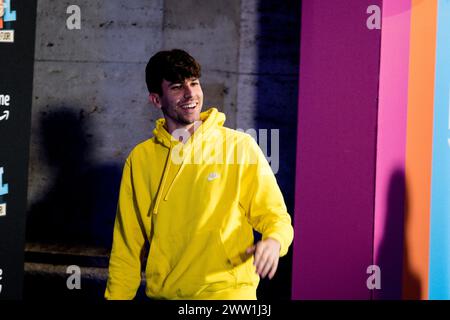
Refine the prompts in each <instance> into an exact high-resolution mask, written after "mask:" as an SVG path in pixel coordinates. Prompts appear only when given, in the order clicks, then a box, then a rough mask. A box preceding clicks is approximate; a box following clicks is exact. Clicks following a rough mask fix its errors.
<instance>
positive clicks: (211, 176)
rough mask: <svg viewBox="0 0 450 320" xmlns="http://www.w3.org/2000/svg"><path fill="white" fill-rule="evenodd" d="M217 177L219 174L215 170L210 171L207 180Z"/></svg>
mask: <svg viewBox="0 0 450 320" xmlns="http://www.w3.org/2000/svg"><path fill="white" fill-rule="evenodd" d="M219 177H220V174H218V173H216V172H213V173H210V174H209V176H208V181H213V180H214V179H217V178H219Z"/></svg>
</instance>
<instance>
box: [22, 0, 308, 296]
mask: <svg viewBox="0 0 450 320" xmlns="http://www.w3.org/2000/svg"><path fill="white" fill-rule="evenodd" d="M73 4H75V5H78V6H79V7H80V9H81V18H82V23H81V30H68V29H67V28H66V19H67V18H68V16H69V15H68V14H66V8H67V7H68V6H69V5H73ZM299 29H300V1H297V0H288V1H283V2H282V3H280V2H279V1H275V0H273V1H257V0H246V1H240V0H220V1H219V0H218V1H199V0H183V1H175V0H151V1H150V0H127V1H125V0H114V1H101V0H69V1H60V0H58V1H57V0H40V1H38V12H37V32H36V53H35V69H34V93H33V109H32V135H31V146H30V167H29V168H30V169H29V192H28V202H29V215H28V229H27V231H28V240H29V241H50V242H51V241H52V240H54V239H59V240H62V241H66V242H80V241H81V240H83V241H84V240H85V241H84V242H86V243H88V244H91V243H92V241H91V240H92V239H94V238H97V239H98V238H101V241H100V242H98V243H95V244H97V245H103V246H105V245H106V246H107V245H108V241H110V230H109V229H108V228H112V221H113V218H114V214H115V205H116V203H115V201H116V197H117V191H118V190H117V189H118V183H119V182H120V175H121V170H122V166H123V162H124V160H125V158H126V156H127V155H128V153H129V152H130V150H131V149H132V147H133V146H135V145H136V144H137V143H139V142H140V141H143V140H145V139H147V138H149V137H150V136H151V131H152V129H153V127H154V121H155V120H156V119H158V118H160V117H161V116H162V115H161V114H160V113H159V111H158V110H156V109H155V108H154V107H153V106H152V105H150V104H149V103H148V101H147V89H146V85H145V78H144V69H145V65H146V63H147V61H148V59H149V57H150V56H151V55H153V54H154V53H156V52H157V51H159V50H161V49H171V48H175V47H177V48H183V49H186V50H187V51H188V52H190V53H191V54H192V55H193V56H194V57H195V58H196V59H197V60H199V62H200V63H201V64H202V68H203V76H202V86H203V89H204V93H205V104H204V108H207V107H209V106H217V107H218V108H219V109H220V110H223V111H224V112H225V113H226V115H227V122H226V123H225V125H226V126H228V127H231V128H243V129H248V128H267V129H271V128H276V129H280V139H281V141H280V144H281V146H280V170H279V172H278V174H277V179H278V181H279V183H280V186H281V188H282V191H283V194H284V195H285V198H286V202H287V205H288V208H289V210H290V212H291V213H293V198H294V175H293V172H294V170H295V140H296V136H295V132H296V114H297V86H298V80H297V79H298V61H299V34H300V32H299ZM86 208H88V209H86ZM44 216H45V218H44ZM46 221H47V222H49V223H51V224H52V227H51V228H48V227H47V228H46V229H44V230H45V232H46V234H47V237H43V236H42V234H43V230H42V227H44V228H45V225H46V223H45V222H46ZM80 221H81V222H80ZM92 225H94V226H97V225H102V226H107V227H104V228H102V229H107V230H104V231H103V232H104V234H100V235H99V234H98V227H97V229H92ZM89 228H91V229H89ZM75 230H85V231H84V233H77V232H76V231H75ZM83 241H81V242H83ZM94 242H95V241H94ZM287 261H288V263H286V265H285V266H284V268H286V269H285V270H283V271H284V272H285V273H290V269H289V268H290V260H287ZM281 268H283V266H281ZM283 286H284V287H286V286H289V281H288V279H287V278H286V279H285V280H284V282H283ZM286 292H287V293H286ZM285 293H286V295H289V288H286V290H285ZM286 295H285V296H286Z"/></svg>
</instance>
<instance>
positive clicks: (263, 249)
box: [252, 241, 279, 279]
mask: <svg viewBox="0 0 450 320" xmlns="http://www.w3.org/2000/svg"><path fill="white" fill-rule="evenodd" d="M252 248H253V249H254V252H255V253H254V262H253V264H254V265H255V269H256V270H255V272H256V273H257V274H259V276H260V277H261V278H265V277H266V276H267V275H269V278H270V279H272V278H273V276H274V275H275V272H276V270H277V268H278V259H279V248H278V246H277V245H276V246H273V245H271V243H270V242H264V241H260V242H258V243H257V244H256V248H255V246H253V247H252Z"/></svg>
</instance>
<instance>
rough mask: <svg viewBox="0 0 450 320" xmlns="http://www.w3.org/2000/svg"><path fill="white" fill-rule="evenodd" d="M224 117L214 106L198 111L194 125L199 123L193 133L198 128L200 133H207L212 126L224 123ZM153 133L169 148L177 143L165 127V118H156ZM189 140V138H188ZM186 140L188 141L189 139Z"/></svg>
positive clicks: (220, 125)
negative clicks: (198, 114) (197, 117)
mask: <svg viewBox="0 0 450 320" xmlns="http://www.w3.org/2000/svg"><path fill="white" fill-rule="evenodd" d="M225 120H226V117H225V114H224V113H222V112H219V111H218V110H217V109H216V108H210V109H208V110H206V111H203V112H201V113H200V120H199V121H198V122H196V123H195V124H194V125H197V126H198V125H199V127H198V128H197V129H196V130H195V131H194V134H193V135H195V134H196V132H197V131H198V130H201V131H202V133H203V134H204V135H205V134H206V135H207V134H208V132H209V131H211V129H213V128H214V127H217V126H219V127H222V126H223V124H224V123H225ZM153 134H154V136H155V138H156V140H158V141H159V142H160V143H162V144H163V145H164V146H166V147H168V148H170V147H171V146H173V145H174V144H177V143H179V141H178V140H176V139H175V138H174V137H173V136H172V135H171V134H170V133H169V132H168V131H167V129H166V119H164V118H160V119H158V120H156V128H155V129H154V130H153ZM189 140H191V139H189ZM189 140H188V141H189Z"/></svg>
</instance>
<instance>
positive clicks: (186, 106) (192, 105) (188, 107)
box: [181, 103, 196, 109]
mask: <svg viewBox="0 0 450 320" xmlns="http://www.w3.org/2000/svg"><path fill="white" fill-rule="evenodd" d="M195 105H196V104H195V103H191V104H185V105H184V106H181V108H182V109H194V108H195Z"/></svg>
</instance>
